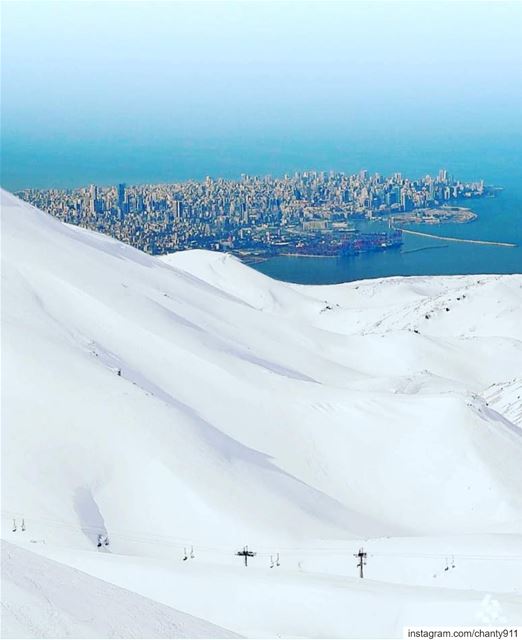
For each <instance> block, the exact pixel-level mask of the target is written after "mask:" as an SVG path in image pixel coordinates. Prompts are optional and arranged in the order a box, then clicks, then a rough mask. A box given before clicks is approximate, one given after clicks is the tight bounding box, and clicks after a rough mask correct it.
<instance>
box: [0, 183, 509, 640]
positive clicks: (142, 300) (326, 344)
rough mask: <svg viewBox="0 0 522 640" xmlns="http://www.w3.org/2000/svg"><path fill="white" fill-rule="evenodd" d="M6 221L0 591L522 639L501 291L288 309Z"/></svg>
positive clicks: (315, 632) (23, 209)
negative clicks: (488, 629) (361, 554)
mask: <svg viewBox="0 0 522 640" xmlns="http://www.w3.org/2000/svg"><path fill="white" fill-rule="evenodd" d="M1 204H2V244H3V246H2V294H3V295H2V298H3V300H2V302H3V305H2V332H3V374H4V375H3V407H2V411H3V416H2V423H3V447H2V450H3V451H2V536H3V538H4V539H6V540H8V541H9V542H10V543H12V544H14V545H17V546H16V547H14V548H15V549H17V551H16V553H15V554H14V555H13V556H12V566H13V567H16V565H20V571H21V572H23V573H24V575H27V576H30V575H32V576H33V577H32V578H31V579H32V580H34V581H35V583H36V584H40V583H41V581H42V573H41V571H40V569H39V568H38V566H36V564H35V562H36V561H35V560H34V557H42V558H41V559H42V562H44V560H45V561H46V562H47V561H51V560H52V561H53V562H58V563H61V564H60V567H62V565H66V566H67V567H69V569H70V570H71V571H73V570H75V571H76V572H77V571H81V572H84V573H85V574H89V575H90V576H91V577H93V579H94V578H96V579H97V580H98V581H99V580H103V581H105V582H107V583H111V584H112V585H117V587H118V588H119V589H125V590H127V591H128V592H131V595H132V596H135V597H136V598H139V597H142V598H148V599H150V600H151V601H153V602H154V603H156V604H157V603H161V605H164V606H166V607H171V608H173V609H176V610H181V611H184V612H186V613H187V614H190V615H193V616H197V617H198V618H201V619H203V620H205V621H209V624H210V623H211V624H215V625H218V626H219V627H223V628H224V629H229V630H230V631H231V632H234V633H237V634H240V635H245V636H257V637H267V636H277V635H280V636H284V637H290V636H293V637H296V636H297V637H314V636H315V637H382V636H398V637H399V636H400V635H401V634H402V625H406V624H409V625H413V624H425V625H426V624H442V623H447V624H477V623H478V622H480V620H482V619H483V618H484V617H488V616H489V618H495V619H496V620H497V621H500V620H501V619H502V620H504V619H505V620H507V621H509V622H511V623H512V624H515V623H518V624H520V623H521V621H522V588H521V583H520V575H521V574H522V465H521V464H520V460H521V455H522V432H521V430H520V422H519V418H520V398H519V397H518V396H519V395H520V374H521V365H520V363H521V362H522V276H521V275H512V276H506V275H503V276H497V275H492V276H456V277H409V278H404V277H397V278H387V279H379V280H367V281H361V282H354V283H349V284H345V285H335V286H326V287H318V286H300V285H292V284H286V283H282V282H277V281H274V280H271V279H270V278H268V277H266V276H264V275H262V274H260V273H258V272H256V271H254V270H252V269H250V268H249V267H247V266H245V265H243V264H242V263H241V262H240V261H239V260H237V259H236V258H234V257H232V256H229V255H226V254H219V253H210V252H205V251H189V252H184V253H178V254H174V255H171V256H165V257H162V258H156V257H152V256H147V255H145V254H143V253H141V252H139V251H137V250H135V249H133V248H131V247H128V246H126V245H123V244H121V243H119V242H117V241H115V240H113V239H110V238H107V237H104V236H101V235H99V234H96V233H93V232H90V231H86V230H84V229H80V228H76V227H71V226H68V225H64V224H62V223H60V222H59V221H57V220H56V219H54V218H52V217H50V216H48V215H47V214H45V213H43V212H40V211H38V210H37V209H35V208H34V207H31V206H30V205H27V204H25V203H22V202H21V201H19V200H18V199H16V198H15V197H14V196H12V195H10V194H8V193H6V192H5V191H2V192H1ZM446 309H449V311H447V310H446ZM118 372H120V373H121V375H118ZM506 381H513V382H508V383H506ZM517 381H518V382H517ZM22 518H24V521H25V525H26V527H25V528H26V530H25V531H22V530H21V528H20V523H21V519H22ZM13 519H16V521H17V530H16V531H15V532H13V531H11V528H12V520H13ZM98 534H102V535H108V536H109V539H110V546H109V547H104V548H102V549H101V550H99V549H98V548H97V547H96V539H97V535H98ZM245 544H248V545H249V547H250V548H251V549H254V550H255V551H257V552H258V555H257V556H256V557H255V558H254V559H252V561H251V562H250V564H249V566H248V568H245V567H244V566H243V565H242V560H241V559H240V558H238V557H236V556H235V555H234V554H235V552H236V551H237V550H238V549H241V548H243V546H244V545H245ZM191 546H193V547H194V549H195V555H196V557H195V558H194V559H189V560H188V561H183V560H182V557H183V555H184V550H185V549H188V550H190V547H191ZM360 546H364V547H365V550H367V551H368V554H369V555H368V565H367V567H366V571H367V577H365V578H364V580H360V579H359V578H358V577H357V575H358V574H357V569H356V566H355V562H356V560H355V558H354V557H353V554H354V553H356V552H357V550H358V549H359V547H360ZM22 548H23V549H25V551H22ZM28 550H31V551H32V552H33V553H32V554H31V555H30V556H29V555H27V556H25V555H22V554H24V553H25V554H27V552H28ZM278 552H279V553H280V556H281V566H280V567H274V568H273V569H271V568H270V556H271V555H272V556H273V557H275V554H276V553H278ZM16 554H19V555H16ZM34 554H38V556H35V555H34ZM27 557H31V558H32V561H31V562H29V561H27V562H26V558H27ZM452 558H454V559H455V565H456V566H455V568H452V567H449V568H448V570H447V571H445V570H444V569H445V566H446V563H450V564H451V562H452ZM53 566H54V565H53ZM12 571H14V573H16V570H15V569H12ZM63 571H65V569H63ZM10 575H13V574H10ZM81 575H82V576H83V575H84V574H83V573H82V574H81ZM74 576H76V578H74V577H73V574H71V577H70V580H75V579H78V580H80V578H78V576H77V574H76V573H74ZM28 579H29V577H28ZM65 580H66V578H65V574H64V581H65ZM67 580H69V578H67ZM81 583H82V587H81V588H82V589H85V590H93V591H96V590H97V589H98V587H97V586H95V585H94V583H92V584H91V583H90V582H88V581H86V580H85V579H84V578H82V579H81ZM24 584H25V585H26V586H27V583H24ZM48 586H49V585H48ZM98 586H99V585H98ZM43 588H44V587H43V586H42V589H43ZM49 588H50V587H49ZM17 589H18V591H16V594H17V597H16V601H17V602H18V605H20V606H22V605H23V601H24V598H27V601H28V602H33V598H35V597H37V595H35V592H34V591H31V590H30V589H28V588H26V587H24V589H22V588H21V587H20V588H19V587H17ZM115 593H116V592H115ZM118 593H119V592H118ZM137 594H139V595H137ZM131 595H129V599H128V600H125V599H124V600H121V601H120V600H118V602H124V601H125V602H128V606H129V607H132V606H133V605H132V604H131V599H130V598H131ZM119 597H120V596H116V595H115V596H114V598H115V599H117V598H119ZM126 597H127V596H126ZM38 598H39V600H38V602H39V603H40V604H39V605H38V606H37V605H36V604H35V605H34V606H35V609H34V611H35V613H34V617H35V620H36V621H37V622H38V621H41V622H38V624H41V626H40V627H38V633H39V634H40V635H41V636H47V637H51V636H52V637H63V636H65V635H67V633H69V631H70V630H71V627H70V626H69V625H70V624H72V622H71V616H72V618H73V619H74V618H75V616H74V615H73V614H71V611H72V609H71V608H70V607H71V606H72V604H71V603H70V602H69V601H68V600H65V601H64V602H59V601H56V603H55V606H56V608H57V610H58V611H59V612H61V613H59V614H58V615H59V616H61V617H60V620H62V621H63V625H64V626H62V627H60V628H55V627H53V626H52V624H51V622H52V621H49V620H48V621H47V622H45V620H47V618H45V615H44V613H45V612H42V606H40V605H41V604H42V601H41V598H40V596H39V595H38ZM122 598H123V596H122ZM140 602H141V600H140ZM492 603H493V604H492ZM121 606H124V605H121ZM140 606H141V605H140ZM143 606H145V604H143ZM147 606H148V605H147ZM159 606H160V605H159V604H158V607H159ZM377 609H378V610H379V616H378V617H377V616H375V615H374V613H375V611H376V610H377ZM136 610H139V609H138V608H137V609H136ZM157 611H158V612H159V611H160V609H158V610H157ZM161 611H163V610H161ZM169 611H171V613H169V614H168V616H171V615H172V616H174V617H175V616H176V615H177V613H176V612H173V613H172V610H169ZM491 611H494V613H491ZM488 612H489V613H488ZM82 615H83V614H82ZM147 615H148V614H147ZM160 615H163V613H162V614H160V613H158V616H160ZM165 615H167V613H165ZM179 615H181V614H179ZM145 617H146V616H145ZM154 619H155V618H154V617H152V618H151V620H154ZM169 619H170V618H169ZM172 619H174V618H172ZM176 619H177V618H176ZM119 620H120V619H119V618H118V617H117V616H115V617H114V627H113V628H112V629H113V632H114V634H116V635H118V634H119V635H127V633H126V631H127V628H125V627H124V626H122V625H124V622H123V621H121V624H120V622H119ZM477 621H478V622H477ZM493 621H494V620H493ZM46 624H48V625H49V626H48V627H45V625H46ZM151 624H152V623H151ZM161 624H162V623H161ZM161 624H160V622H158V627H157V630H156V631H152V630H151V629H152V628H148V627H145V626H143V627H141V626H140V625H139V623H138V622H136V629H143V630H142V631H137V633H144V634H145V635H147V634H149V635H150V636H151V637H160V636H161V633H162V631H161V629H162V628H164V627H162V626H161ZM201 624H204V623H203V622H202V623H201ZM99 625H102V620H101V619H100V620H99ZM99 625H98V623H96V625H94V626H93V627H92V628H89V630H88V631H87V630H85V633H93V634H96V633H102V627H101V626H99ZM6 627H7V632H8V633H10V634H11V635H13V634H15V635H16V633H17V632H18V629H17V627H16V621H15V619H14V618H12V617H11V618H8V622H7V625H6ZM187 629H188V631H187V633H188V634H189V635H190V634H191V633H194V634H196V633H197V632H196V631H195V630H194V631H191V630H190V627H187ZM92 637H94V636H92Z"/></svg>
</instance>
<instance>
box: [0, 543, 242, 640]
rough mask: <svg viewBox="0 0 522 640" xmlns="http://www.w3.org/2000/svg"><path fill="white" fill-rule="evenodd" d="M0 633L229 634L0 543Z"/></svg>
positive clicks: (93, 635)
mask: <svg viewBox="0 0 522 640" xmlns="http://www.w3.org/2000/svg"><path fill="white" fill-rule="evenodd" d="M1 628H2V638H42V637H49V636H51V637H54V638H64V637H68V638H113V637H125V638H234V637H237V636H236V635H235V634H233V633H230V632H229V631H227V630H226V629H223V628H221V627H216V626H215V625H212V624H210V623H208V622H205V621H204V620H198V619H197V618H194V617H193V616H189V615H187V614H185V613H181V612H180V611H176V610H175V609H171V608H170V607H166V606H165V605H162V604H159V603H157V602H154V601H153V600H148V599H147V598H144V597H143V596H139V595H137V594H136V593H133V592H131V591H127V590H125V589H121V588H120V587H116V586H114V585H112V584H110V583H108V582H104V581H102V580H99V579H97V578H93V577H92V576H89V575H87V574H85V573H82V572H81V571H78V570H77V569H72V568H70V567H67V566H65V565H63V564H59V563H58V562H55V561H53V560H48V559H47V558H42V557H41V556H40V555H37V554H35V553H31V552H29V551H26V550H24V549H21V548H20V547H18V546H15V545H12V544H9V543H7V542H2V622H1Z"/></svg>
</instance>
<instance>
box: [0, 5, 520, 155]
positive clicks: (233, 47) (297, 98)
mask: <svg viewBox="0 0 522 640" xmlns="http://www.w3.org/2000/svg"><path fill="white" fill-rule="evenodd" d="M520 33H522V4H521V3H518V2H449V1H448V2H433V3H432V2H393V1H389V2H327V1H325V0H321V1H320V2H298V1H294V2H255V1H249V0H243V1H237V2H220V1H215V2H198V1H196V0H190V2H139V1H138V2H108V1H103V2H45V1H38V2H7V3H3V5H2V139H3V147H4V148H3V156H4V162H9V163H11V164H12V163H13V162H17V161H18V160H17V159H19V158H20V153H21V150H24V153H26V152H27V149H33V150H34V151H35V153H36V154H38V153H40V154H42V153H43V151H42V149H44V147H45V148H49V145H57V148H58V147H60V145H61V146H62V147H63V149H64V150H65V149H66V148H67V149H68V150H69V151H68V153H72V151H71V150H72V149H74V147H75V145H76V146H77V147H78V149H80V147H81V145H83V144H90V145H98V146H100V145H102V146H103V145H104V144H111V145H112V146H113V148H115V149H116V148H118V149H120V152H121V153H125V151H126V150H128V149H129V148H130V149H132V150H133V151H135V150H136V149H138V148H141V149H143V150H145V151H147V152H149V151H150V150H151V149H155V148H159V147H161V146H162V145H163V144H166V142H165V141H168V140H172V141H173V144H174V141H176V140H177V141H178V142H179V141H180V140H183V144H184V145H185V146H186V145H189V146H190V145H191V144H196V145H199V147H198V148H203V149H204V146H203V147H201V145H202V141H205V140H208V141H214V142H215V141H219V140H227V139H228V140H232V139H234V140H236V141H238V140H242V141H245V140H249V139H251V140H252V141H255V140H259V139H263V140H265V141H266V140H267V139H271V138H273V139H277V138H278V136H286V137H288V136H290V137H292V136H304V137H309V138H314V139H317V140H321V139H326V138H328V139H333V138H334V137H335V136H337V135H338V136H340V137H342V136H348V137H349V136H352V137H353V136H374V137H378V136H380V135H386V134H387V133H390V132H394V133H395V135H401V134H404V135H409V134H411V133H412V132H415V135H418V136H422V135H424V134H425V133H426V132H428V131H429V132H432V133H433V132H436V133H437V135H440V136H445V135H457V133H459V135H460V134H462V132H464V133H466V135H474V134H477V135H481V136H487V135H496V134H499V135H509V134H510V133H518V134H520V132H521V127H522V125H521V120H522V119H521V118H520V113H521V112H522V73H521V69H522V48H521V46H520V44H519V42H520ZM209 144H210V142H209ZM209 148H210V147H209ZM64 153H65V151H64ZM202 153H203V152H202ZM17 154H18V155H17ZM44 155H45V154H44ZM42 157H43V156H42Z"/></svg>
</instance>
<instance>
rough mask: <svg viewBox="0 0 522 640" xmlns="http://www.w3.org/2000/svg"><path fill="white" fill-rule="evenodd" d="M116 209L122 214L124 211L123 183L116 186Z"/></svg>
mask: <svg viewBox="0 0 522 640" xmlns="http://www.w3.org/2000/svg"><path fill="white" fill-rule="evenodd" d="M118 208H119V210H120V212H122V213H123V212H124V210H125V183H124V182H122V183H120V184H119V185H118Z"/></svg>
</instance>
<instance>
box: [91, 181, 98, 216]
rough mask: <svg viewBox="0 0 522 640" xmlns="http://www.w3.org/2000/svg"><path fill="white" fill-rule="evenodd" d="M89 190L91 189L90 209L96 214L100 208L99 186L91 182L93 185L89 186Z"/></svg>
mask: <svg viewBox="0 0 522 640" xmlns="http://www.w3.org/2000/svg"><path fill="white" fill-rule="evenodd" d="M89 190H90V201H89V210H90V212H91V213H92V214H94V213H96V211H97V210H98V187H97V186H96V185H95V184H91V186H90V187H89Z"/></svg>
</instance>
